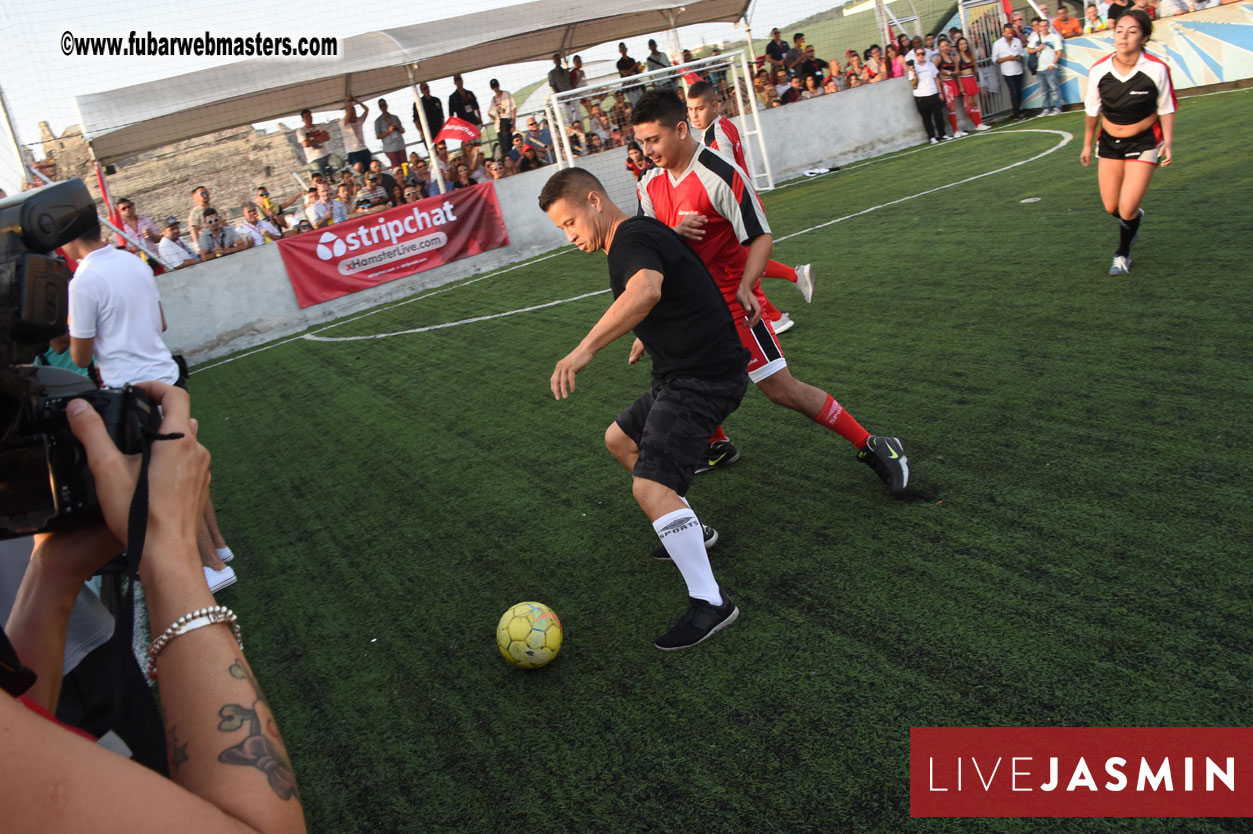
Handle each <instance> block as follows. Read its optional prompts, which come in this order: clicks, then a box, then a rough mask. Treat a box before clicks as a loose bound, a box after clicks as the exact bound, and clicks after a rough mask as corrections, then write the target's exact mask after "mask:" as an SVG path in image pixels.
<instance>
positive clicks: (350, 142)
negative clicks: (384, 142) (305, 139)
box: [339, 96, 370, 168]
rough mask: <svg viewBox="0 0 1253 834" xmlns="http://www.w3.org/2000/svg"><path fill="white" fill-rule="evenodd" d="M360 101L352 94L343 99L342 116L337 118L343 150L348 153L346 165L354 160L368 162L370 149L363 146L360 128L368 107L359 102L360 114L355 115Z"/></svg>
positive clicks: (368, 110)
mask: <svg viewBox="0 0 1253 834" xmlns="http://www.w3.org/2000/svg"><path fill="white" fill-rule="evenodd" d="M358 104H361V102H359V101H357V99H355V98H354V97H352V96H349V97H348V98H346V99H345V100H344V117H343V118H342V119H340V120H339V130H340V132H341V133H342V134H343V135H344V150H345V151H346V152H347V153H348V167H350V168H351V167H352V165H353V163H355V162H358V161H359V162H362V163H364V164H366V165H369V164H370V149H369V148H367V147H366V146H365V137H364V136H362V134H361V128H362V127H364V126H365V117H366V116H367V115H368V114H369V112H370V108H369V107H368V106H367V105H365V104H361V115H360V116H358V115H357V105H358Z"/></svg>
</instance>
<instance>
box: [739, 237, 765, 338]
mask: <svg viewBox="0 0 1253 834" xmlns="http://www.w3.org/2000/svg"><path fill="white" fill-rule="evenodd" d="M772 251H774V237H773V236H771V235H768V234H765V235H757V237H755V238H753V239H752V240H751V241H750V242H749V244H748V259H747V260H746V261H745V262H744V274H743V275H742V276H741V277H740V286H739V289H738V290H736V293H735V295H736V297H737V298H738V299H739V301H740V306H741V307H743V308H744V312H746V313H748V326H749V327H752V326H753V325H755V324H757V322H759V321H761V303H760V302H758V301H757V296H756V295H754V293H753V288H754V287H755V286H757V282H758V281H760V280H761V276H762V273H763V272H765V271H766V264H767V263H769V262H770V253H771V252H772Z"/></svg>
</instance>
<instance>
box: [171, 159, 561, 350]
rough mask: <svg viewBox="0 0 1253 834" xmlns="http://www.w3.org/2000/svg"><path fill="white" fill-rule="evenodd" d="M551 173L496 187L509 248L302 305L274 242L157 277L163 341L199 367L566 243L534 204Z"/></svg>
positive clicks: (510, 180) (542, 172) (513, 179)
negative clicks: (166, 324)
mask: <svg viewBox="0 0 1253 834" xmlns="http://www.w3.org/2000/svg"><path fill="white" fill-rule="evenodd" d="M550 174H551V169H540V170H538V171H528V172H527V173H525V174H519V175H517V176H514V177H509V178H508V179H506V180H502V181H501V182H499V183H497V184H496V196H497V198H498V199H499V200H500V208H501V214H502V215H503V216H504V219H505V228H506V230H507V231H508V232H509V245H508V246H505V247H502V248H500V249H495V250H493V251H491V252H485V253H483V254H482V255H476V256H474V257H472V258H463V259H462V260H460V261H456V262H455V263H451V264H448V265H447V266H442V267H438V268H436V269H431V270H427V271H426V272H419V273H417V274H415V275H410V276H408V277H406V278H398V279H397V280H395V281H390V282H388V283H386V284H380V285H379V286H377V287H371V288H370V289H368V290H364V291H362V292H359V293H354V294H352V295H347V296H343V297H341V298H336V299H333V300H331V301H327V302H325V303H323V304H315V305H314V306H312V307H306V308H305V309H303V310H302V309H300V308H299V307H298V306H297V305H296V295H295V293H294V292H293V291H292V288H291V283H290V282H289V281H288V280H287V272H286V270H285V269H284V268H283V261H282V258H281V257H280V256H279V253H278V246H276V245H274V244H266V245H265V246H260V247H254V248H252V249H248V250H246V251H244V252H240V253H238V254H235V255H231V256H230V257H228V258H222V259H221V260H217V261H211V262H209V263H205V264H200V265H198V266H194V267H190V268H188V269H181V270H178V271H177V272H170V273H166V274H165V275H162V276H161V277H160V278H158V279H157V286H158V287H159V288H160V291H161V303H162V306H163V307H164V308H165V314H166V320H167V321H168V322H169V325H170V329H169V330H167V331H166V333H165V341H166V343H167V344H169V346H170V349H171V350H173V351H174V352H176V353H180V352H181V353H183V354H184V355H186V356H187V358H188V360H189V361H190V362H192V363H193V364H195V363H198V362H204V361H206V360H208V359H213V358H214V357H217V356H223V355H225V354H228V353H234V352H235V351H238V350H244V349H246V348H250V347H255V346H256V345H260V344H263V343H265V342H269V341H272V340H274V339H279V338H282V337H284V336H290V335H292V334H294V333H300V332H302V331H304V330H305V329H307V328H309V327H312V326H314V325H318V324H324V323H326V322H330V321H334V320H335V319H338V318H341V317H343V316H346V315H349V314H350V313H354V312H357V311H359V310H364V309H367V308H370V307H375V306H377V305H379V304H383V303H386V302H388V301H394V300H396V299H399V298H405V297H407V296H410V295H413V294H415V293H417V292H420V291H422V290H426V289H431V288H433V287H438V286H440V285H442V284H447V283H449V282H450V281H459V280H461V279H463V278H468V277H470V276H473V275H477V274H480V273H483V272H489V271H491V270H493V269H499V268H500V267H502V266H507V265H509V264H511V263H515V262H517V261H519V260H522V259H525V258H528V257H533V256H535V255H537V254H540V253H542V252H546V251H548V250H550V249H553V248H554V247H557V246H560V245H562V244H563V243H565V237H564V235H562V234H561V233H560V232H558V231H557V229H556V227H554V226H553V224H552V223H551V222H550V221H549V219H548V218H547V217H546V216H545V215H544V214H543V213H542V212H540V210H539V206H538V204H537V203H536V198H537V197H538V196H539V192H540V189H541V188H542V187H543V185H544V182H545V181H546V180H547V179H548V176H549V175H550Z"/></svg>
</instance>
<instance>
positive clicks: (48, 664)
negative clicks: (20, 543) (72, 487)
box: [4, 525, 122, 712]
mask: <svg viewBox="0 0 1253 834" xmlns="http://www.w3.org/2000/svg"><path fill="white" fill-rule="evenodd" d="M121 550H122V545H121V544H119V543H118V541H117V539H115V538H114V537H113V534H112V533H110V532H109V531H108V529H106V528H105V527H104V526H103V525H96V526H94V527H91V528H89V529H86V530H77V531H74V532H72V533H54V534H46V533H45V534H42V535H39V536H36V537H35V548H34V551H33V552H32V553H31V556H30V565H29V567H27V568H26V576H25V577H23V579H22V584H21V587H19V588H18V591H17V598H16V599H15V600H14V601H13V609H12V611H10V612H9V621H8V622H7V623H5V625H4V632H5V634H6V635H7V636H8V638H9V642H11V643H12V644H13V648H14V650H16V651H17V656H18V657H19V658H21V660H22V665H24V666H26V667H27V668H29V669H31V670H32V671H33V672H35V674H37V675H38V676H39V677H38V678H37V679H36V681H35V684H34V685H33V686H32V687H31V688H30V689H28V690H27V691H26V693H25V695H26V697H27V698H29V699H30V700H32V701H34V702H35V703H37V704H39V706H41V707H43V708H44V709H46V710H47V711H48V712H56V709H57V698H58V697H59V696H60V693H61V675H62V670H63V668H64V663H65V632H66V627H67V625H68V623H69V620H70V609H72V608H73V607H74V601H75V600H76V599H77V598H78V593H79V591H81V590H82V588H83V583H84V582H86V581H87V580H88V579H90V578H91V576H92V574H94V573H95V572H96V571H97V570H99V569H100V566H101V565H103V564H104V563H106V562H108V561H109V560H110V559H112V558H113V557H114V556H116V555H117V554H118V553H120V552H121Z"/></svg>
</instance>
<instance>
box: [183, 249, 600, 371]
mask: <svg viewBox="0 0 1253 834" xmlns="http://www.w3.org/2000/svg"><path fill="white" fill-rule="evenodd" d="M573 251H575V250H574V249H566V248H562V249H559V250H558V251H556V252H550V253H549V254H547V255H543V256H541V257H538V258H533V259H531V260H528V261H524V262H522V263H519V264H514V265H513V266H507V267H505V268H504V269H498V270H495V271H494V272H488V273H486V274H484V275H480V276H478V277H477V278H471V279H470V280H469V281H460V282H454V283H451V284H449V285H448V286H446V287H440V288H438V289H434V290H431V291H430V292H427V293H422V294H421V295H415V296H413V297H412V298H406V299H405V300H404V301H400V302H397V303H395V304H387V305H384V306H382V307H378V308H376V309H374V310H371V311H370V312H368V313H362V314H361V315H359V316H354V317H352V318H350V319H343V320H341V321H334V322H331V323H330V324H328V325H326V326H324V327H320V328H318V329H317V330H314V331H313V332H312V333H301V334H299V335H297V336H292V337H291V338H290V339H284V340H283V341H281V342H271V343H270V344H268V345H262V346H261V347H259V348H257V349H256V350H250V351H248V352H247V353H240V354H237V355H235V356H231V357H228V358H226V359H222V360H221V361H218V362H214V363H213V364H212V365H205V366H204V367H203V368H196V369H195V370H193V371H192V372H191V373H193V374H195V373H199V372H200V371H208V370H211V369H213V368H216V367H218V366H220V365H226V364H228V363H230V362H235V361H237V360H239V359H244V358H246V357H249V356H253V355H255V354H258V353H263V352H265V351H267V350H270V349H271V348H276V347H278V346H279V345H285V344H288V343H289V342H296V341H299V340H301V339H309V338H312V337H313V335H314V334H316V333H321V332H323V331H325V330H330V329H331V328H332V327H339V326H340V325H342V324H349V323H351V322H354V321H359V320H360V319H363V318H366V317H368V316H372V315H374V314H376V313H383V312H386V311H388V310H394V309H396V308H397V307H403V306H404V305H406V304H412V303H413V302H415V301H421V300H422V299H424V298H430V297H431V296H433V295H439V294H440V293H442V292H449V291H450V290H455V289H458V288H460V287H468V286H469V285H470V284H475V283H478V282H479V281H484V280H486V279H488V278H495V277H496V276H497V275H504V274H505V273H506V272H513V271H514V270H515V269H522V268H523V267H525V266H530V265H532V264H537V263H539V262H540V261H547V260H549V259H550V258H555V257H557V256H558V255H564V254H566V253H567V252H573Z"/></svg>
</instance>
